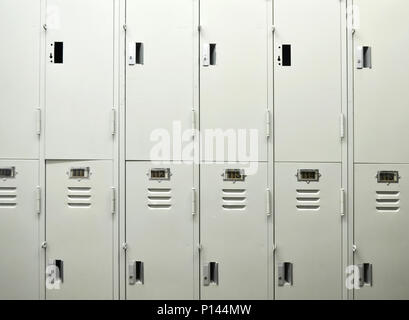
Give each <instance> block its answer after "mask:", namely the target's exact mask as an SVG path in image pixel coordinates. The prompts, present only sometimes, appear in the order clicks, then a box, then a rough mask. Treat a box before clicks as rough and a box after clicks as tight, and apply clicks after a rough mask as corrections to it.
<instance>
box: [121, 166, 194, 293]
mask: <svg viewBox="0 0 409 320" xmlns="http://www.w3.org/2000/svg"><path fill="white" fill-rule="evenodd" d="M168 169H169V171H168ZM164 172H166V173H164ZM162 173H164V175H165V176H167V177H165V178H161V174H162ZM158 177H159V178H158ZM168 177H169V180H167V179H168ZM162 179H164V180H162ZM126 184H127V186H126V187H127V189H126V242H127V244H128V250H127V271H126V272H127V277H126V288H127V299H193V298H194V291H193V290H194V288H195V287H196V286H195V285H194V278H193V277H194V267H195V266H194V259H193V254H194V251H193V250H194V244H193V240H194V239H193V236H194V234H193V231H194V229H193V222H194V219H195V217H194V216H193V215H192V185H193V166H192V165H189V164H170V165H165V166H164V167H161V166H159V167H158V166H157V165H154V164H153V163H151V162H127V171H126ZM197 218H198V217H197ZM195 249H196V248H195ZM196 250H197V249H196ZM196 252H197V251H196ZM197 267H198V266H196V268H197ZM130 268H135V269H133V270H134V271H131V269H130ZM137 269H138V270H137ZM130 277H131V278H130Z"/></svg>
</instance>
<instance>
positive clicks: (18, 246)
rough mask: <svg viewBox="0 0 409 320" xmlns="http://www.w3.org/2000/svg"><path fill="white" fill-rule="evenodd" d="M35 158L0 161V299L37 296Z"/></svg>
mask: <svg viewBox="0 0 409 320" xmlns="http://www.w3.org/2000/svg"><path fill="white" fill-rule="evenodd" d="M37 185H38V161H35V160H13V161H10V160H2V161H0V252H1V259H0V288H1V289H0V299H29V300H35V299H38V298H39V292H40V291H39V289H40V288H39V275H40V272H39V265H40V250H41V249H40V245H39V220H40V217H39V210H40V207H39V198H38V189H37Z"/></svg>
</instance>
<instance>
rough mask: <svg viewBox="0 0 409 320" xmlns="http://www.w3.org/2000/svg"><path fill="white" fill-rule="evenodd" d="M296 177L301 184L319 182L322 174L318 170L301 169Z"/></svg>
mask: <svg viewBox="0 0 409 320" xmlns="http://www.w3.org/2000/svg"><path fill="white" fill-rule="evenodd" d="M296 177H297V180H298V181H299V182H307V183H310V182H319V181H320V177H321V174H320V171H319V170H316V169H299V170H298V171H297V175H296Z"/></svg>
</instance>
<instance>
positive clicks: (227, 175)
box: [223, 169, 246, 182]
mask: <svg viewBox="0 0 409 320" xmlns="http://www.w3.org/2000/svg"><path fill="white" fill-rule="evenodd" d="M245 178H246V175H245V174H244V170H242V169H226V170H225V171H224V174H223V180H224V181H233V182H236V181H244V180H245Z"/></svg>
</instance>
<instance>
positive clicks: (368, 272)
mask: <svg viewBox="0 0 409 320" xmlns="http://www.w3.org/2000/svg"><path fill="white" fill-rule="evenodd" d="M358 269H359V286H360V287H364V286H367V287H372V264H371V263H363V264H360V265H358Z"/></svg>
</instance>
